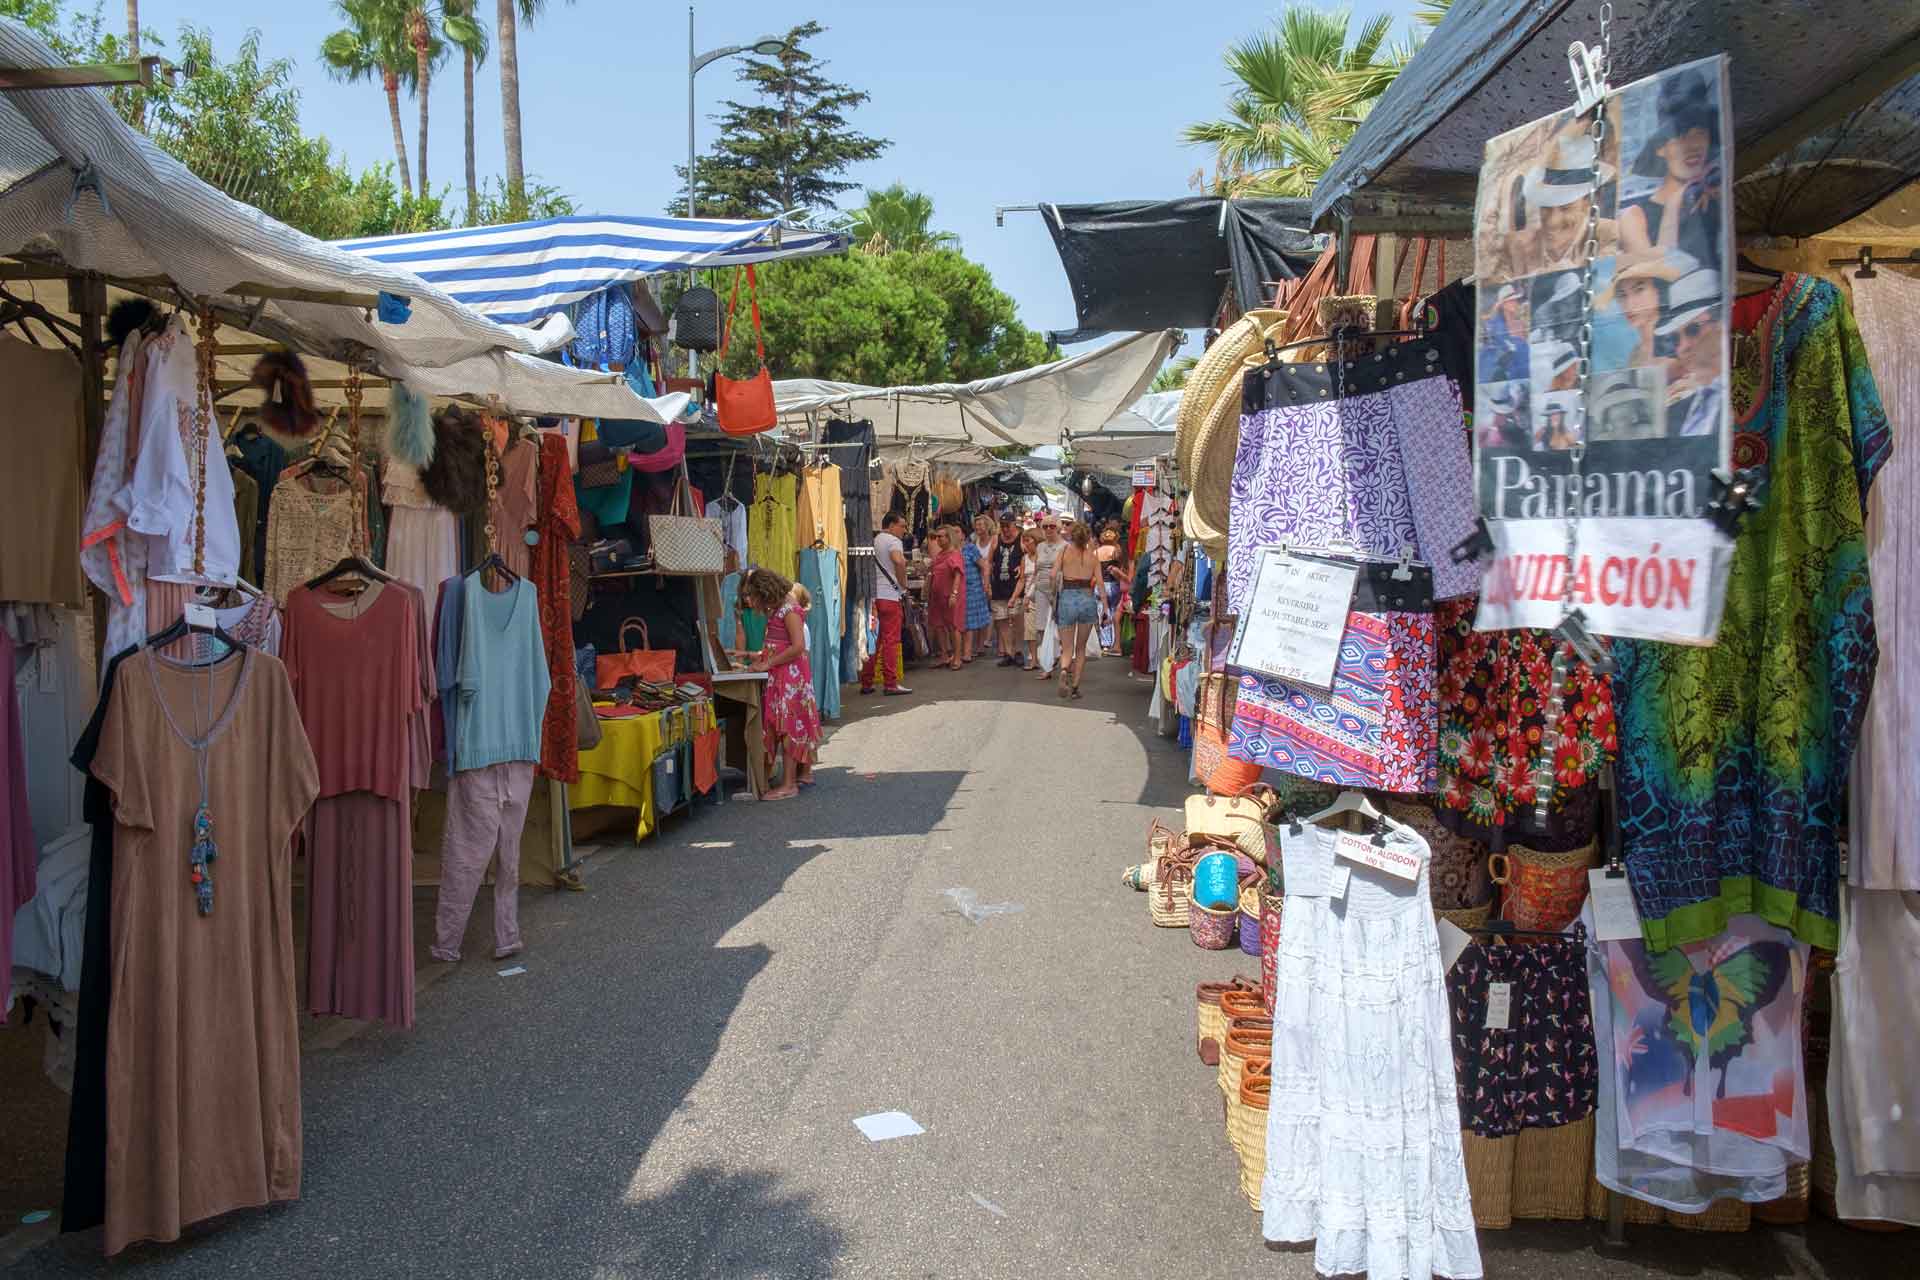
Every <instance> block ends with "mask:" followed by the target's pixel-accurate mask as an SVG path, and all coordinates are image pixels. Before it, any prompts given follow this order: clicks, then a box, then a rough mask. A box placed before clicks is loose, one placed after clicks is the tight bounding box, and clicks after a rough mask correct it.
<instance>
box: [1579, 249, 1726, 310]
mask: <svg viewBox="0 0 1920 1280" xmlns="http://www.w3.org/2000/svg"><path fill="white" fill-rule="evenodd" d="M1699 266H1700V263H1699V262H1698V261H1697V260H1695V258H1694V256H1693V255H1692V254H1690V253H1682V252H1681V251H1680V250H1678V249H1636V250H1634V251H1633V252H1632V253H1623V254H1621V255H1620V256H1619V257H1618V258H1616V259H1615V260H1614V268H1613V279H1611V280H1609V281H1608V282H1607V287H1606V288H1604V289H1602V290H1601V291H1600V292H1599V293H1598V294H1597V295H1595V297H1594V300H1593V305H1594V306H1596V307H1609V306H1612V305H1613V299H1614V295H1615V294H1617V293H1618V292H1619V291H1620V286H1621V285H1623V284H1625V283H1626V282H1627V281H1629V280H1658V281H1659V282H1660V283H1661V284H1672V283H1673V282H1674V281H1675V280H1678V279H1679V278H1680V277H1681V276H1684V275H1686V274H1687V273H1688V272H1690V271H1694V270H1697V269H1698V268H1699Z"/></svg>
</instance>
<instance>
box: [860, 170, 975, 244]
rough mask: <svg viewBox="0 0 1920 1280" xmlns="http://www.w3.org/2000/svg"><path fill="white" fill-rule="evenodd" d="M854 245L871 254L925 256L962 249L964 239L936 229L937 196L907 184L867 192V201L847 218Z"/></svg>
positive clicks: (895, 184)
mask: <svg viewBox="0 0 1920 1280" xmlns="http://www.w3.org/2000/svg"><path fill="white" fill-rule="evenodd" d="M847 220H848V223H849V224H850V226H851V227H852V230H853V243H854V244H855V246H857V247H858V248H861V249H864V250H866V251H867V252H868V253H924V252H926V251H927V250H929V249H958V248H959V247H960V237H959V236H957V235H955V234H953V232H951V231H935V230H934V229H933V197H931V196H929V195H926V194H925V193H924V192H919V191H909V190H907V188H906V185H905V184H904V183H899V182H896V183H894V184H893V185H892V186H890V187H886V188H884V189H882V190H879V191H875V190H873V189H871V188H869V189H868V191H867V202H866V203H865V204H863V205H861V206H860V207H859V208H858V209H854V210H852V211H851V212H850V213H849V214H848V215H847Z"/></svg>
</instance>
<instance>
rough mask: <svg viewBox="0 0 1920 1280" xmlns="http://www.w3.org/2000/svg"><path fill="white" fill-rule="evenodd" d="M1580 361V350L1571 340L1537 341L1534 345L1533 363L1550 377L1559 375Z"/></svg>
mask: <svg viewBox="0 0 1920 1280" xmlns="http://www.w3.org/2000/svg"><path fill="white" fill-rule="evenodd" d="M1579 363H1580V352H1579V350H1578V349H1577V348H1576V347H1575V346H1574V345H1573V344H1572V343H1571V342H1560V341H1554V342H1537V343H1535V344H1534V346H1533V364H1534V368H1535V369H1536V370H1544V371H1545V373H1546V376H1547V377H1548V378H1549V379H1552V378H1555V377H1558V376H1559V375H1560V374H1562V373H1565V372H1566V371H1567V370H1568V369H1571V368H1572V367H1573V366H1574V365H1577V364H1579Z"/></svg>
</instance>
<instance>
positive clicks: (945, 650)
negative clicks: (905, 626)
mask: <svg viewBox="0 0 1920 1280" xmlns="http://www.w3.org/2000/svg"><path fill="white" fill-rule="evenodd" d="M927 554H928V557H929V560H930V563H929V565H928V567H927V630H928V631H930V632H932V633H933V659H934V665H935V666H944V667H947V668H950V669H951V670H954V671H958V670H959V669H960V626H961V615H962V600H963V599H964V596H963V593H964V592H965V591H966V589H967V588H966V579H965V573H966V570H965V569H964V568H963V567H962V565H961V563H960V549H959V548H958V547H956V546H954V545H953V539H952V537H950V536H949V535H948V533H947V531H946V530H945V529H935V530H934V531H933V532H932V533H930V534H928V535H927Z"/></svg>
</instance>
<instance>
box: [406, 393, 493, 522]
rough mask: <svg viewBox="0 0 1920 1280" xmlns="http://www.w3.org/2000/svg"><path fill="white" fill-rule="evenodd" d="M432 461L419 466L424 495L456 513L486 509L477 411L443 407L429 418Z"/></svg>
mask: <svg viewBox="0 0 1920 1280" xmlns="http://www.w3.org/2000/svg"><path fill="white" fill-rule="evenodd" d="M433 437H434V440H433V461H432V462H430V463H428V464H427V465H426V466H424V467H422V468H421V469H420V484H421V487H423V488H424V489H426V491H427V496H428V497H429V498H432V499H433V500H434V501H435V502H437V503H439V504H440V505H441V506H443V507H445V508H446V509H447V510H449V511H451V512H453V513H454V514H455V515H459V516H470V515H478V514H480V513H481V512H483V511H485V510H486V509H487V435H486V429H485V428H484V427H483V426H482V425H481V423H480V417H479V415H478V414H474V413H469V412H467V411H466V410H464V409H458V408H447V409H443V410H441V411H440V413H439V414H438V415H437V416H435V418H434V420H433Z"/></svg>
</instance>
